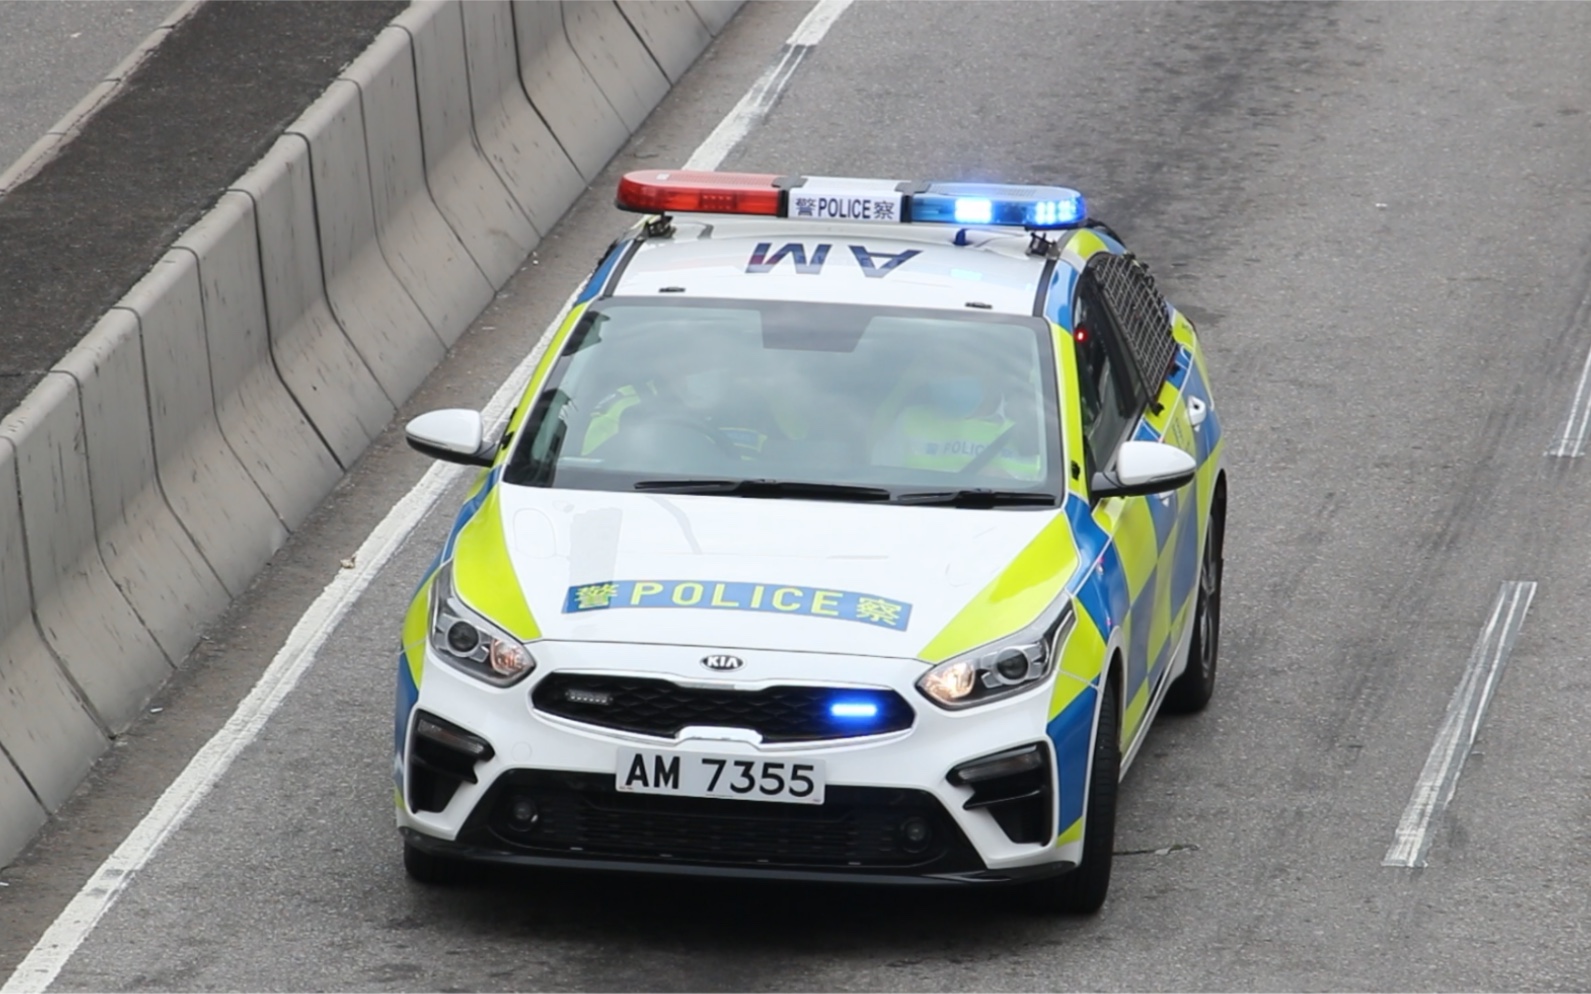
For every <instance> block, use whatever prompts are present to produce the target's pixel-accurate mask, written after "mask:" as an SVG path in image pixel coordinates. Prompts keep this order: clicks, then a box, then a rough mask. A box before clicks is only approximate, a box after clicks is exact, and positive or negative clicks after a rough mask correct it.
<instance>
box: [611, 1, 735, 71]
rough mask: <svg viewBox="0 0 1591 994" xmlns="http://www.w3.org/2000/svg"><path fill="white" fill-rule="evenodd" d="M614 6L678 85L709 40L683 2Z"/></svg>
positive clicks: (625, 2)
mask: <svg viewBox="0 0 1591 994" xmlns="http://www.w3.org/2000/svg"><path fill="white" fill-rule="evenodd" d="M615 2H616V3H618V5H619V13H621V14H623V15H624V19H625V20H626V21H628V22H629V24H630V29H631V30H633V31H634V32H635V34H636V36H637V37H639V38H640V39H641V43H642V44H643V45H645V46H646V50H647V51H648V52H650V53H652V58H653V59H654V60H656V61H657V64H658V66H659V67H661V68H662V70H663V73H664V74H665V75H666V76H668V81H669V83H671V84H673V83H678V82H679V80H680V77H681V76H684V75H685V70H687V69H689V68H690V67H691V63H693V62H695V61H696V56H698V55H700V54H702V49H704V48H706V47H707V45H708V43H709V42H711V41H712V40H713V38H712V34H711V33H710V32H709V31H708V30H707V25H706V24H703V23H702V19H701V18H700V17H698V16H696V11H695V10H693V9H692V8H691V5H690V4H688V3H686V2H685V0H615Z"/></svg>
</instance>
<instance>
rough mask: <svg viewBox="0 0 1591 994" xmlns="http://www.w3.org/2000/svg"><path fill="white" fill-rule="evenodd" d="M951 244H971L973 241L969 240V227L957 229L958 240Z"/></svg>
mask: <svg viewBox="0 0 1591 994" xmlns="http://www.w3.org/2000/svg"><path fill="white" fill-rule="evenodd" d="M951 244H952V245H962V246H966V245H971V244H972V242H970V241H968V240H967V229H966V228H962V229H960V230H959V231H957V232H956V240H955V241H954V242H952V243H951Z"/></svg>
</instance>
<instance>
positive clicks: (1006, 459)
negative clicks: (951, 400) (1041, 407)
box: [877, 404, 1043, 480]
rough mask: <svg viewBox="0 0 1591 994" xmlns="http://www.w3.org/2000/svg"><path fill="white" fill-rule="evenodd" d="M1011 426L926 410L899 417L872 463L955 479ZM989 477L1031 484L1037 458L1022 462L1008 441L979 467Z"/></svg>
mask: <svg viewBox="0 0 1591 994" xmlns="http://www.w3.org/2000/svg"><path fill="white" fill-rule="evenodd" d="M1013 424H1014V422H1012V421H1010V420H1008V419H1006V418H1004V417H994V418H955V417H949V416H947V415H944V414H941V413H940V412H939V411H938V410H936V409H935V408H933V407H931V406H929V405H926V404H914V405H912V406H910V407H907V408H906V409H905V410H903V411H901V413H900V417H899V418H897V419H896V421H895V426H894V428H893V429H892V430H891V431H890V433H889V435H888V436H886V438H885V440H884V441H883V442H881V443H880V445H879V450H878V453H877V458H878V461H879V462H881V463H884V464H887V465H894V466H900V467H903V468H906V469H928V470H934V471H936V472H940V473H956V472H959V471H960V470H962V469H963V468H965V467H966V465H967V464H968V463H970V462H972V460H974V459H976V458H978V457H979V456H980V455H982V454H983V451H984V450H985V449H987V448H988V447H989V445H990V444H991V443H993V442H994V441H995V440H996V439H998V438H999V437H1000V436H1001V435H1004V434H1005V433H1006V432H1007V431H1008V430H1009V429H1010V428H1011V426H1012V425H1013ZM985 468H986V469H987V470H988V471H989V473H990V475H998V476H1004V477H1008V478H1010V479H1015V480H1037V479H1039V478H1040V477H1041V476H1042V475H1043V465H1042V460H1041V459H1040V457H1039V456H1038V455H1037V454H1035V455H1031V456H1024V455H1022V454H1021V453H1019V452H1017V451H1016V450H1015V449H1014V448H1012V447H1011V444H1010V442H1009V440H1007V441H1006V442H1005V443H1003V444H1002V445H1001V447H1000V452H999V454H998V455H996V456H995V457H994V458H993V459H990V460H989V461H988V463H987V464H986V467H985Z"/></svg>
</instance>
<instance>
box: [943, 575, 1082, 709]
mask: <svg viewBox="0 0 1591 994" xmlns="http://www.w3.org/2000/svg"><path fill="white" fill-rule="evenodd" d="M1076 624H1077V616H1076V615H1075V614H1074V613H1073V611H1072V601H1071V598H1070V597H1068V596H1066V595H1064V594H1063V595H1062V596H1061V597H1059V598H1057V599H1056V601H1055V603H1054V604H1052V605H1050V607H1048V608H1046V609H1045V611H1044V613H1043V614H1041V615H1039V617H1038V619H1037V620H1036V621H1034V622H1033V624H1031V625H1029V626H1027V627H1026V628H1024V629H1022V630H1021V631H1019V632H1017V633H1016V634H1014V635H1012V636H1010V637H1009V638H1003V639H1000V640H998V641H995V642H990V643H989V644H987V645H982V646H979V647H978V648H976V649H973V650H972V651H971V652H966V653H962V654H961V655H959V656H957V657H955V658H954V659H947V660H945V661H944V662H942V663H940V664H939V665H938V666H935V667H934V668H933V669H931V670H929V671H928V672H927V673H926V674H924V675H923V677H922V679H920V680H918V681H917V689H918V690H920V691H922V692H923V695H924V696H926V697H927V698H928V699H929V700H931V701H933V702H934V703H935V704H938V705H939V706H940V707H945V708H965V707H972V706H974V705H977V704H985V703H987V702H989V701H995V700H999V699H1000V698H1002V697H1009V696H1011V695H1012V694H1018V693H1021V692H1022V691H1024V690H1030V689H1032V688H1033V687H1034V686H1036V685H1038V684H1039V683H1042V682H1043V681H1045V680H1047V679H1049V676H1050V674H1052V673H1054V672H1055V658H1056V656H1057V655H1059V653H1060V648H1061V646H1062V645H1063V644H1065V642H1066V637H1067V636H1068V635H1070V634H1071V633H1072V628H1073V627H1075V626H1076Z"/></svg>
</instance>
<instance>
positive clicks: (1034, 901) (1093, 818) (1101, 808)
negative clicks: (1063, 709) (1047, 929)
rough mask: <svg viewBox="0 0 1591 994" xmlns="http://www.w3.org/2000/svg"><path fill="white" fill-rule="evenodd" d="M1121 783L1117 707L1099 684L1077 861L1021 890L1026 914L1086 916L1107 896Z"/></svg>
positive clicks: (1111, 690) (1108, 688) (1109, 687)
mask: <svg viewBox="0 0 1591 994" xmlns="http://www.w3.org/2000/svg"><path fill="white" fill-rule="evenodd" d="M1120 784H1121V704H1120V695H1119V693H1118V692H1117V690H1116V685H1115V683H1114V681H1112V680H1110V679H1108V678H1107V679H1106V681H1105V699H1104V701H1102V702H1101V704H1100V707H1099V729H1098V730H1097V731H1096V732H1095V734H1094V754H1093V756H1092V757H1091V758H1090V760H1089V766H1088V799H1087V803H1086V805H1085V807H1084V808H1083V810H1084V817H1085V818H1086V819H1087V821H1085V822H1084V825H1083V860H1082V862H1081V863H1079V864H1078V866H1077V869H1075V870H1072V871H1071V872H1070V873H1067V874H1064V875H1062V876H1058V877H1050V878H1047V879H1044V880H1036V881H1034V882H1033V883H1030V884H1027V885H1026V894H1025V895H1024V897H1025V898H1026V903H1027V906H1028V907H1029V909H1031V910H1033V911H1038V912H1042V913H1045V914H1071V915H1088V914H1093V913H1094V912H1096V911H1098V910H1099V908H1100V906H1101V905H1103V904H1104V903H1105V895H1106V894H1107V893H1108V892H1109V891H1110V865H1111V861H1112V860H1113V859H1114V857H1115V850H1116V793H1117V790H1118V788H1119V787H1120Z"/></svg>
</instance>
